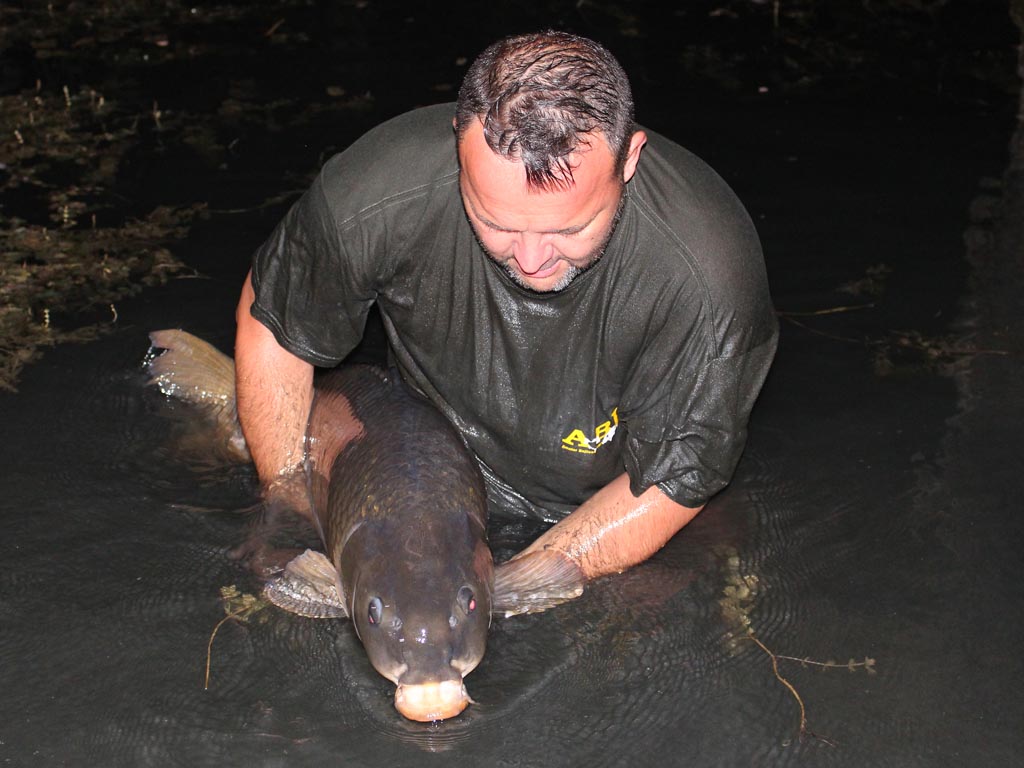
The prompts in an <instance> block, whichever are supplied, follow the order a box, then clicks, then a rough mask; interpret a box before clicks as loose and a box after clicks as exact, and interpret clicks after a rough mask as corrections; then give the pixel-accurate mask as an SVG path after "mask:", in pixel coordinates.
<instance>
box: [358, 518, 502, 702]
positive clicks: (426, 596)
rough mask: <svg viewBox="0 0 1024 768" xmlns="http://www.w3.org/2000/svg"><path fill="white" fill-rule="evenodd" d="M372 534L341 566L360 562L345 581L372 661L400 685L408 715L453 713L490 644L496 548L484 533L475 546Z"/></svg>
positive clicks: (398, 696) (403, 533)
mask: <svg viewBox="0 0 1024 768" xmlns="http://www.w3.org/2000/svg"><path fill="white" fill-rule="evenodd" d="M366 538H367V543H366V544H365V545H363V546H360V545H359V543H358V542H352V543H353V544H355V546H349V547H347V548H346V554H345V556H344V557H343V558H342V564H343V563H345V562H346V560H347V561H348V562H349V563H351V564H352V565H354V566H356V565H357V566H358V567H353V568H351V569H349V573H350V576H349V577H348V578H346V577H344V576H343V580H344V581H345V582H346V583H347V584H349V585H350V587H349V589H348V594H347V597H348V603H349V615H350V616H351V617H352V620H353V623H354V625H355V629H356V633H357V634H358V635H359V638H360V640H361V641H362V643H363V646H364V648H365V649H366V653H367V656H368V657H369V660H370V663H371V664H372V665H373V667H374V669H376V670H377V671H378V672H379V673H380V674H381V675H383V676H384V677H386V678H387V679H389V680H391V681H392V682H394V683H395V684H396V685H397V686H398V688H397V690H396V693H395V706H396V707H397V708H398V710H399V712H401V713H402V714H403V715H404V716H405V717H408V718H409V719H412V720H421V721H434V720H442V719H445V718H448V717H454V716H455V715H457V714H459V713H460V712H461V711H462V710H463V709H465V707H466V705H467V704H469V703H470V701H471V699H470V698H469V695H468V693H467V692H466V688H465V686H464V684H463V682H462V679H463V678H464V677H465V676H466V675H468V674H469V673H470V672H472V671H473V670H474V669H475V668H476V666H477V665H478V664H479V663H480V661H481V659H483V656H484V651H485V649H486V646H487V631H488V628H489V626H490V616H491V590H492V584H493V564H492V561H491V552H490V549H488V547H487V545H486V543H485V542H484V540H483V537H482V536H479V537H476V538H475V540H474V541H471V542H469V544H470V545H469V546H465V542H454V543H453V542H452V541H451V540H450V539H451V538H452V537H450V536H446V537H442V539H445V540H441V541H437V540H435V541H431V540H430V537H429V536H426V537H422V536H410V535H409V534H408V532H407V531H391V532H390V535H388V536H382V535H381V532H380V531H378V532H376V533H375V535H372V536H367V537H366ZM382 542H384V543H385V544H386V546H381V543H382ZM395 544H399V546H398V547H396V546H394V545H395ZM453 544H463V545H462V546H453ZM371 550H374V551H373V552H372V553H371ZM342 567H343V568H344V565H342ZM343 573H344V572H343Z"/></svg>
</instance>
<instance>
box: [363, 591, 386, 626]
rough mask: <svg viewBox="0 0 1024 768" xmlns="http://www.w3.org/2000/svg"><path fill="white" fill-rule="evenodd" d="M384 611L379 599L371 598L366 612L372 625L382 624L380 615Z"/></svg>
mask: <svg viewBox="0 0 1024 768" xmlns="http://www.w3.org/2000/svg"><path fill="white" fill-rule="evenodd" d="M383 611H384V604H383V603H382V602H381V601H380V598H379V597H371V598H370V606H369V608H368V609H367V611H366V618H367V619H369V621H370V623H371V624H374V625H377V624H380V615H381V613H382V612H383Z"/></svg>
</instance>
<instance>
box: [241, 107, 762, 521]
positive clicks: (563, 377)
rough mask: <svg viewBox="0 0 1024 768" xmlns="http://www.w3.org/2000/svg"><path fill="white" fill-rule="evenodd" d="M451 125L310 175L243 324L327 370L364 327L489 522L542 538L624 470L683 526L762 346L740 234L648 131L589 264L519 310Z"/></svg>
mask: <svg viewBox="0 0 1024 768" xmlns="http://www.w3.org/2000/svg"><path fill="white" fill-rule="evenodd" d="M453 115H454V105H452V104H443V105H438V106H434V107H427V108H424V109H418V110H415V111H413V112H409V113H407V114H405V115H401V116H399V117H397V118H395V119H393V120H390V121H388V122H386V123H384V124H383V125H380V126H378V127H377V128H375V129H373V130H372V131H370V132H369V133H367V134H366V135H365V136H363V137H362V138H360V139H359V140H358V141H357V142H356V143H355V144H353V145H352V146H351V147H350V148H349V149H348V150H346V151H345V152H342V153H341V154H339V155H337V156H335V157H334V158H332V159H331V160H330V161H328V162H327V164H326V165H325V166H324V168H323V170H322V172H321V173H320V176H319V177H318V178H317V180H316V181H315V182H314V183H313V185H312V186H311V187H310V189H309V190H308V191H307V192H306V193H305V194H304V195H303V197H302V198H301V199H300V200H299V201H298V202H297V203H296V204H295V205H294V207H293V208H292V209H291V211H289V213H288V214H287V216H286V217H285V218H284V220H283V221H282V222H281V223H280V224H279V225H278V227H277V229H276V230H275V231H274V233H273V234H272V235H271V236H270V238H269V239H268V240H267V242H266V243H264V244H263V246H262V247H261V248H260V249H259V250H258V251H257V253H256V255H255V257H254V262H253V285H254V287H255V291H256V301H255V303H254V304H253V307H252V313H253V315H254V316H255V317H256V318H257V319H258V320H260V321H261V322H262V323H264V324H265V325H266V326H267V327H268V328H269V329H270V330H271V331H272V332H273V333H274V335H275V336H276V338H277V340H278V341H279V342H280V343H281V344H282V345H283V346H284V347H285V348H287V349H288V350H290V351H291V352H292V353H294V354H295V355H297V356H299V357H301V358H303V359H304V360H307V361H308V362H310V363H313V364H314V365H317V366H333V365H335V364H337V363H338V362H339V361H340V360H341V359H342V358H343V357H345V355H347V354H348V353H349V352H350V351H351V350H352V349H353V347H354V346H355V345H356V344H357V343H358V341H359V339H360V337H361V335H362V332H363V328H364V324H365V320H366V314H367V312H368V310H369V308H370V305H371V304H373V303H374V302H376V303H377V304H378V306H379V308H380V312H381V315H382V317H383V319H384V325H385V328H386V330H387V334H388V338H389V340H390V343H391V345H392V351H393V354H394V358H395V359H396V361H397V362H398V364H399V366H400V368H401V369H402V372H403V375H405V377H406V378H407V379H408V380H409V381H410V382H411V383H412V384H414V385H415V386H416V387H417V388H418V389H420V390H421V391H422V392H424V393H425V394H426V395H427V396H428V397H430V399H431V400H433V401H434V403H436V405H437V406H438V407H439V408H440V409H441V410H442V411H443V412H444V413H445V414H446V415H447V416H448V417H449V419H451V421H452V422H453V423H454V424H455V425H456V426H457V427H458V429H459V430H460V432H461V433H462V435H463V437H464V438H465V440H466V442H467V443H468V444H469V446H470V448H471V449H472V450H473V452H474V453H475V454H476V456H477V458H478V459H479V462H480V466H481V469H482V470H483V473H484V476H485V479H486V480H487V486H488V494H489V500H490V502H491V504H492V506H494V507H496V508H498V509H502V510H505V511H508V512H513V513H525V514H529V515H532V516H539V517H542V518H544V519H546V520H549V521H554V520H558V519H560V518H562V517H564V516H565V515H566V514H568V513H569V512H571V511H572V510H573V509H575V508H576V507H577V506H579V505H580V504H581V503H582V502H584V501H585V500H586V499H587V498H588V497H590V496H591V495H592V494H593V493H595V492H596V491H597V490H599V489H600V488H601V487H603V486H604V485H606V484H607V483H608V482H610V481H611V480H612V479H614V478H615V477H616V476H618V475H620V474H621V473H622V472H623V470H625V471H627V472H628V473H629V476H630V480H631V490H632V492H633V493H634V494H637V495H639V494H640V493H641V492H642V491H643V490H645V489H646V488H648V487H650V486H651V485H657V486H658V487H659V488H661V489H662V490H663V491H664V492H665V493H667V494H668V495H669V496H670V497H672V498H673V499H675V500H676V501H678V502H680V503H682V504H685V505H687V506H698V505H700V504H703V503H704V502H705V501H707V499H708V498H709V497H710V496H711V495H712V494H714V493H715V492H717V491H718V490H720V489H721V488H722V487H724V486H725V484H726V483H728V481H729V479H730V477H731V476H732V473H733V470H734V468H735V466H736V462H737V461H738V460H739V456H740V453H741V451H742V449H743V444H744V441H745V439H746V424H747V417H748V415H749V413H750V409H751V407H752V405H753V402H754V400H755V398H756V397H757V393H758V391H759V390H760V388H761V384H762V383H763V381H764V377H765V375H766V374H767V371H768V367H769V365H770V364H771V360H772V357H773V355H774V352H775V344H776V340H777V327H776V322H775V316H774V312H773V310H772V305H771V302H770V299H769V295H768V286H767V280H766V278H765V270H764V260H763V257H762V255H761V248H760V244H759V242H758V238H757V234H756V232H755V230H754V227H753V224H752V223H751V221H750V218H749V216H748V215H747V213H746V211H745V210H744V209H743V207H742V205H741V204H740V202H739V201H738V200H737V198H736V196H735V195H734V194H733V192H732V191H731V190H730V189H729V188H728V186H726V184H725V182H723V181H722V179H721V178H719V177H718V176H717V175H716V174H715V173H714V172H713V171H712V170H711V169H710V168H709V167H708V166H707V165H705V164H704V163H703V162H702V161H701V160H699V159H698V158H696V157H695V156H694V155H692V154H690V153H689V152H687V151H686V150H684V149H683V148H681V147H679V146H678V145H676V144H674V143H672V142H670V141H668V140H666V139H665V138H663V137H661V136H658V135H657V134H654V133H651V132H648V137H649V140H648V143H647V145H646V147H645V148H644V150H643V153H642V155H641V158H640V163H639V166H638V168H637V171H636V174H635V176H634V178H633V179H632V181H630V183H629V184H628V185H627V191H626V200H625V203H624V206H623V210H622V214H621V218H620V220H619V224H618V227H617V228H616V230H615V233H614V235H613V236H612V238H611V241H610V242H609V244H608V247H607V249H606V251H605V255H604V256H603V258H602V259H601V260H600V261H599V262H598V263H597V264H596V265H595V266H593V267H592V268H591V269H590V270H588V271H586V272H584V273H583V274H582V275H581V276H580V277H578V278H577V279H576V280H575V281H574V282H573V283H571V284H570V285H569V287H568V288H566V289H565V290H563V291H561V292H558V293H545V294H539V293H531V292H529V291H526V290H524V289H522V288H520V287H519V286H517V285H516V284H514V283H513V282H512V280H511V279H510V278H509V277H508V275H507V274H506V273H505V272H504V270H503V269H502V268H501V267H499V266H498V265H496V264H494V263H493V262H492V261H491V260H490V259H489V258H488V257H487V256H486V255H485V254H484V252H483V251H482V249H481V248H480V246H479V244H478V243H477V241H476V238H475V237H474V235H473V231H472V229H471V228H470V225H469V222H468V220H467V219H466V214H465V212H464V210H463V206H462V200H461V197H460V195H459V170H458V164H457V158H456V150H455V136H454V132H453V130H452V117H453Z"/></svg>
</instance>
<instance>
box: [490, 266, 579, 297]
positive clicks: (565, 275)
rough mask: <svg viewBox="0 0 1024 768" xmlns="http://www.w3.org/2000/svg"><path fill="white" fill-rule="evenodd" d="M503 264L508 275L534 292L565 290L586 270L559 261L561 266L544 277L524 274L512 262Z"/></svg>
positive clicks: (517, 283) (521, 286)
mask: <svg viewBox="0 0 1024 768" xmlns="http://www.w3.org/2000/svg"><path fill="white" fill-rule="evenodd" d="M502 266H504V267H505V271H506V272H507V273H508V276H509V277H510V278H512V281H513V282H514V283H515V284H516V285H518V286H519V287H520V288H525V289H526V290H528V291H532V292H533V293H557V292H558V291H564V290H565V289H566V288H568V287H569V284H570V283H572V281H573V280H575V279H576V278H577V277H579V276H580V275H581V274H582V273H583V272H584V271H585V270H583V269H581V268H580V267H577V266H575V265H573V264H568V263H566V262H564V261H563V262H559V268H558V269H556V270H554V271H553V272H552V273H551V274H549V275H545V276H544V277H531V276H530V275H524V274H523V273H522V272H520V271H519V270H518V269H516V268H515V266H513V263H512V262H505V264H503V265H502Z"/></svg>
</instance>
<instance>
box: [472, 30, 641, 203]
mask: <svg viewBox="0 0 1024 768" xmlns="http://www.w3.org/2000/svg"><path fill="white" fill-rule="evenodd" d="M473 120H480V121H481V122H482V123H483V128H484V140H485V141H486V142H487V145H488V146H489V147H490V148H491V149H492V150H493V151H494V152H495V153H497V154H499V155H501V156H502V157H505V158H508V159H510V160H518V161H519V162H521V163H522V164H523V166H524V167H525V169H526V183H527V185H528V186H529V187H532V188H535V189H545V190H549V189H552V188H562V189H564V188H566V187H568V186H570V185H571V184H572V166H571V165H570V163H569V155H571V154H572V153H573V152H575V151H577V150H578V149H580V148H581V146H582V147H587V146H589V145H590V142H591V139H592V137H593V136H594V135H595V134H600V135H601V136H603V137H604V140H605V141H606V142H607V143H608V146H609V147H610V149H611V151H612V154H613V155H614V156H615V157H616V169H617V170H618V171H621V170H622V167H623V166H624V165H625V162H626V156H627V154H628V152H629V140H630V137H631V136H632V134H633V130H634V127H635V126H634V123H633V94H632V91H631V89H630V87H629V80H628V78H627V77H626V73H625V72H624V71H623V69H622V66H621V65H620V64H619V62H617V61H616V60H615V57H614V56H612V55H611V53H609V52H608V50H607V49H605V48H604V47H603V46H602V45H600V44H598V43H595V42H594V41H593V40H588V39H587V38H585V37H579V36H577V35H571V34H569V33H567V32H556V31H553V30H549V31H547V32H537V33H534V34H529V35H517V36H514V37H507V38H505V39H504V40H499V41H498V42H496V43H494V44H493V45H491V46H490V47H489V48H487V50H485V51H484V52H483V53H481V54H480V56H478V57H477V59H476V61H474V62H473V64H472V65H471V66H470V68H469V71H468V72H467V73H466V77H465V79H464V80H463V81H462V87H461V88H460V89H459V100H458V104H457V105H456V112H455V127H456V132H457V135H458V137H459V138H460V139H461V138H462V136H463V134H464V133H465V132H466V130H467V129H468V128H469V127H470V125H471V124H472V121H473Z"/></svg>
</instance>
